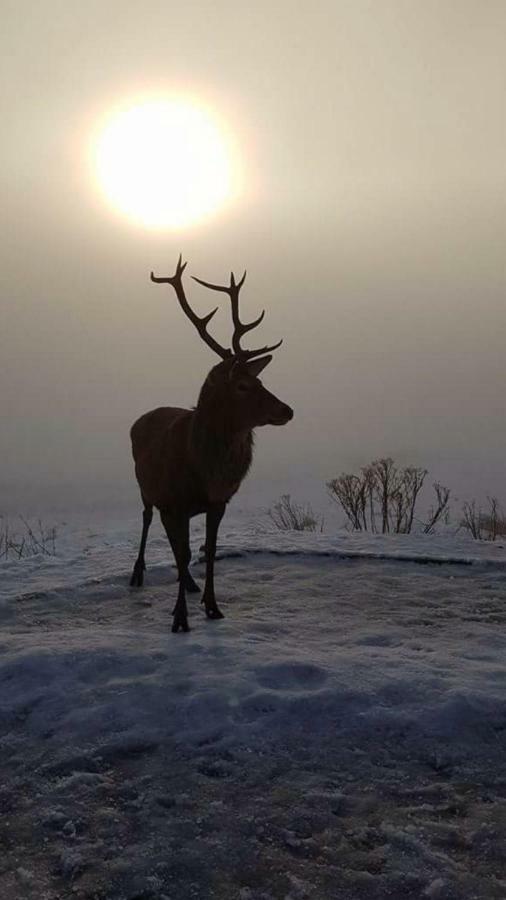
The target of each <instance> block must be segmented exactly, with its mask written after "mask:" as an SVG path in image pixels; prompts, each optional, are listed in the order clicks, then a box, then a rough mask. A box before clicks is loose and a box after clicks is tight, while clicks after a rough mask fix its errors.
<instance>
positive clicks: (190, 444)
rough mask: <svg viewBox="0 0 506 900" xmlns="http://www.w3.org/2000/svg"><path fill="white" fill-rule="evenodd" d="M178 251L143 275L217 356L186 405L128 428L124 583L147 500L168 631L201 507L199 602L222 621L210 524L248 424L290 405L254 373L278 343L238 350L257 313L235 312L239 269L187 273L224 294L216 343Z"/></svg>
mask: <svg viewBox="0 0 506 900" xmlns="http://www.w3.org/2000/svg"><path fill="white" fill-rule="evenodd" d="M185 267H186V263H183V262H182V260H181V257H179V261H178V264H177V268H176V272H175V274H174V275H173V276H172V277H164V278H157V277H156V276H155V275H153V273H151V280H152V281H155V282H156V283H158V284H170V285H172V287H173V288H174V290H175V292H176V296H177V299H178V300H179V304H180V306H181V308H182V310H183V312H184V313H185V315H186V316H188V318H189V319H190V322H192V323H193V324H194V325H195V328H196V329H197V331H198V333H199V334H200V336H201V338H202V339H203V340H204V341H205V343H206V344H207V345H208V346H209V347H211V349H212V350H214V352H215V353H217V354H218V356H220V357H221V362H220V363H218V364H217V365H216V366H214V368H212V369H211V371H210V372H209V375H208V376H207V378H206V380H205V382H204V384H203V386H202V389H201V391H200V395H199V399H198V403H197V406H196V407H195V409H193V410H189V409H180V408H178V407H171V406H169V407H160V408H159V409H154V410H152V412H148V413H146V414H145V415H144V416H141V418H140V419H138V420H137V422H135V424H134V425H133V427H132V430H131V433H130V434H131V438H132V452H133V457H134V460H135V473H136V476H137V481H138V482H139V487H140V490H141V497H142V502H143V504H144V511H143V515H142V519H143V527H142V537H141V542H140V547H139V555H138V557H137V561H136V563H135V566H134V569H133V573H132V577H131V580H130V584H131V585H135V586H140V585H142V582H143V577H144V570H145V568H146V567H145V563H144V551H145V547H146V540H147V536H148V530H149V526H150V524H151V520H152V518H153V506H156V507H157V509H158V510H159V511H160V518H161V520H162V524H163V526H164V528H165V531H166V532H167V537H168V539H169V542H170V545H171V547H172V550H173V553H174V556H175V559H176V563H177V568H178V577H179V589H178V597H177V602H176V605H175V607H174V610H173V624H172V631H173V632H177V631H179V629H182V630H183V631H188V630H189V628H188V612H187V608H186V591H189V592H194V591H198V590H199V587H198V586H197V585H196V584H195V581H194V580H193V578H192V576H191V575H190V572H189V570H188V566H189V563H190V559H191V552H190V519H191V518H192V516H196V515H198V514H199V513H206V544H205V547H206V581H205V587H204V593H203V595H202V603H204V605H205V611H206V615H207V617H208V618H209V619H222V618H223V614H222V613H221V612H220V610H219V609H218V605H217V603H216V598H215V594H214V559H215V555H216V538H217V534H218V527H219V524H220V522H221V520H222V518H223V514H224V512H225V508H226V505H227V503H228V501H229V500H230V498H231V497H233V495H234V494H235V493H236V491H237V490H238V488H239V485H240V484H241V481H242V480H243V478H244V477H245V475H246V473H247V472H248V469H249V467H250V465H251V460H252V454H253V429H254V428H257V427H259V426H260V425H285V424H286V423H287V422H289V421H290V419H291V418H292V417H293V411H292V410H291V409H290V407H289V406H287V405H286V403H282V402H281V400H278V398H277V397H275V396H274V395H273V394H271V393H269V391H267V390H266V389H265V388H264V387H263V385H262V383H261V381H260V379H259V378H258V376H259V375H260V373H261V372H262V370H263V369H265V367H266V366H267V365H268V363H270V361H271V359H272V356H271V355H270V354H271V351H272V350H275V349H276V348H277V347H279V346H280V344H281V343H282V342H281V341H279V342H278V343H277V344H275V345H274V346H272V347H261V348H260V349H258V350H245V349H244V348H243V347H241V339H242V338H243V336H244V335H245V334H246V333H247V332H248V331H251V330H252V329H253V328H256V326H257V325H259V324H260V322H261V321H262V319H263V317H264V312H262V313H261V315H260V316H259V317H258V318H257V319H256V320H255V321H254V322H249V323H244V322H242V321H241V319H240V315H239V292H240V290H241V287H242V285H243V284H244V279H245V277H246V272H245V273H244V275H243V277H242V278H241V280H240V281H238V282H236V280H235V278H234V275H233V273H232V274H231V276H230V284H229V285H228V286H222V285H217V284H209V282H207V281H202V280H201V279H200V278H194V280H195V281H197V282H198V283H199V284H202V285H204V287H207V288H210V289H211V290H213V291H222V292H223V293H225V294H228V296H229V298H230V303H231V307H232V322H233V326H234V332H233V336H232V342H231V343H232V346H231V349H227V348H225V347H222V346H221V344H219V343H218V342H217V341H216V340H215V339H214V338H213V337H212V335H211V334H209V332H208V331H207V326H208V324H209V322H210V320H211V319H212V317H213V316H214V314H215V313H216V311H217V309H218V307H216V309H213V310H212V312H210V313H208V314H207V315H206V316H202V317H200V316H198V315H197V314H196V313H195V312H194V311H193V309H192V308H191V306H190V304H189V303H188V300H187V299H186V295H185V291H184V287H183V278H182V276H183V272H184V269H185Z"/></svg>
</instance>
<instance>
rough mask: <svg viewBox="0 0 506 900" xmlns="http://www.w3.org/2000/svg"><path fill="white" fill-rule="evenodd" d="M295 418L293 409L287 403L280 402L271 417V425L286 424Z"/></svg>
mask: <svg viewBox="0 0 506 900" xmlns="http://www.w3.org/2000/svg"><path fill="white" fill-rule="evenodd" d="M291 419H293V409H292V408H291V406H288V404H287V403H279V405H278V407H277V409H276V410H275V411H274V414H273V415H272V416H271V418H270V419H269V422H268V424H269V425H286V424H287V422H290V420H291Z"/></svg>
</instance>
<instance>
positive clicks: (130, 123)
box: [93, 100, 238, 228]
mask: <svg viewBox="0 0 506 900" xmlns="http://www.w3.org/2000/svg"><path fill="white" fill-rule="evenodd" d="M232 156H233V155H232V151H231V147H230V145H229V143H227V141H226V139H225V136H224V134H223V132H222V130H220V128H219V126H218V124H217V123H216V121H215V120H214V119H213V117H212V116H211V115H210V114H209V113H208V112H207V111H206V110H204V109H202V108H200V107H198V106H196V105H194V104H193V103H190V102H188V101H183V100H152V101H148V102H143V103H139V104H138V105H135V106H131V107H129V108H127V109H123V110H121V111H120V112H117V113H116V114H114V115H112V116H111V118H110V119H109V120H108V121H107V122H106V123H105V125H104V126H103V128H102V129H101V131H100V133H99V134H98V137H97V139H96V140H95V142H94V147H93V157H94V167H95V171H96V175H97V178H98V182H99V185H100V187H101V190H102V192H103V193H104V195H105V197H106V198H107V200H108V201H109V203H110V204H111V205H112V206H113V207H115V208H116V209H117V210H118V211H120V212H121V213H123V214H125V215H126V216H128V217H129V218H131V219H132V220H134V221H136V222H137V223H138V224H140V225H143V226H145V227H148V228H180V227H184V226H188V225H192V224H193V223H196V222H198V221H200V220H201V219H203V218H205V217H206V216H208V215H210V214H211V213H213V212H215V211H217V210H218V209H219V208H220V207H221V206H223V205H224V204H225V203H227V202H230V201H231V200H232V199H233V198H234V195H236V194H237V192H238V173H237V164H236V163H235V161H234V160H233V158H232Z"/></svg>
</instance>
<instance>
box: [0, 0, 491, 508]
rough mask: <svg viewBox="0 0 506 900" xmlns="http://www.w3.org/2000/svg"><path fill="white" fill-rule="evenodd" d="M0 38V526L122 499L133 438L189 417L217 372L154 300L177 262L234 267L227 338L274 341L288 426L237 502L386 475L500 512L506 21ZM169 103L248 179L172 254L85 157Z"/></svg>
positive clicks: (314, 14)
mask: <svg viewBox="0 0 506 900" xmlns="http://www.w3.org/2000/svg"><path fill="white" fill-rule="evenodd" d="M3 20H4V21H3V25H4V27H3V36H2V38H1V41H2V43H3V45H4V46H3V48H2V57H1V58H2V63H1V68H2V78H1V84H2V95H3V96H2V99H3V110H4V121H3V125H4V127H3V132H4V138H3V146H2V150H1V151H0V152H1V155H2V165H1V167H0V179H1V184H2V194H3V198H4V202H3V204H2V216H3V219H4V221H3V229H2V234H3V239H2V246H1V250H0V252H1V255H2V263H1V266H0V277H1V294H0V297H1V311H2V316H1V323H2V324H1V329H0V380H1V397H0V403H1V422H2V425H1V429H0V458H1V459H2V468H1V475H0V504H1V505H3V506H4V507H5V509H6V510H13V511H18V510H20V509H23V510H29V511H31V510H35V509H39V508H40V507H43V506H48V507H49V506H51V507H55V508H56V507H64V506H65V505H68V506H69V508H70V507H72V506H73V507H79V506H85V505H86V504H93V505H107V504H109V503H111V504H112V503H115V504H118V503H123V502H125V503H129V502H131V501H133V500H134V499H135V497H136V486H135V481H134V478H133V469H132V463H131V457H130V446H129V438H128V431H129V428H130V426H131V424H132V422H133V421H134V420H135V419H136V418H137V417H138V416H139V415H141V414H142V413H143V412H145V411H147V410H148V409H151V408H154V407H156V406H160V405H177V406H191V405H193V404H194V403H195V402H196V399H197V396H198V391H199V388H200V385H201V384H202V382H203V380H204V378H205V376H206V374H207V372H208V370H209V368H210V367H211V366H212V365H214V363H215V361H216V360H215V358H214V357H213V354H212V353H211V351H210V350H209V348H208V347H206V346H205V345H204V344H203V343H202V342H201V341H200V339H199V337H198V335H197V334H196V332H195V331H194V330H193V329H192V328H191V326H190V324H189V322H188V320H187V319H186V318H185V317H184V316H183V314H182V313H181V310H180V309H179V307H178V305H177V302H176V301H175V298H174V297H173V295H172V293H171V291H170V289H169V288H168V287H164V286H163V285H154V284H152V283H150V280H149V272H150V271H151V270H154V271H155V272H157V273H158V274H170V273H171V272H172V271H173V270H174V266H175V263H176V260H177V257H178V255H179V253H180V252H181V253H182V254H183V258H185V259H187V260H188V261H189V263H188V273H189V274H195V275H198V276H200V277H202V278H205V279H209V280H211V281H223V280H224V279H226V278H227V277H228V273H229V272H230V270H231V269H234V270H235V271H236V272H238V273H241V272H242V271H243V269H244V268H247V270H248V276H247V280H246V283H245V286H244V288H243V292H242V306H243V310H244V314H245V316H247V317H248V318H249V317H250V316H255V315H257V314H258V313H259V312H260V311H261V309H263V308H264V307H265V308H266V316H265V319H264V322H263V323H262V325H261V328H260V329H259V331H258V335H259V340H260V341H261V342H262V343H263V342H264V341H266V342H273V341H277V340H278V339H279V338H281V337H283V339H284V343H283V345H282V347H281V348H280V349H279V350H278V351H276V353H275V358H274V360H273V362H272V364H271V365H270V366H269V368H268V369H266V371H265V373H264V377H263V381H264V383H265V384H266V386H267V387H268V388H269V389H270V390H272V391H273V392H274V393H276V394H277V395H278V396H279V397H280V398H281V399H283V400H285V401H286V402H288V403H289V404H290V405H291V406H293V408H294V410H295V418H294V420H293V422H292V423H290V425H288V426H287V427H286V428H281V429H275V428H268V427H267V428H264V429H262V430H261V431H259V432H258V433H257V436H256V453H255V461H254V468H253V472H252V474H251V475H250V476H249V479H248V482H247V483H246V484H245V485H244V488H243V490H242V493H241V496H244V498H245V501H247V500H248V499H250V500H253V499H254V500H257V501H258V500H260V501H261V502H265V503H269V502H270V501H272V500H275V499H276V498H277V497H278V496H279V494H281V493H283V492H287V491H289V492H292V493H293V494H294V495H296V496H297V497H298V498H299V499H301V500H305V499H314V498H318V497H321V496H324V483H325V481H326V480H328V479H329V478H331V477H333V476H335V475H337V474H338V473H339V472H341V471H343V470H346V471H348V470H353V469H357V468H359V467H360V466H362V465H365V464H366V463H367V462H369V461H370V460H372V459H374V458H377V457H379V456H387V455H390V456H393V457H394V458H395V459H396V460H397V461H398V462H399V463H402V464H414V465H422V466H426V467H427V468H428V469H429V470H430V475H431V477H433V478H434V479H436V478H437V479H439V480H442V481H443V482H444V483H446V484H448V485H449V486H450V487H451V488H452V489H453V491H454V492H455V494H456V495H457V496H458V497H461V498H467V497H472V496H476V497H484V496H486V495H487V494H494V495H497V496H499V497H502V498H505V497H506V475H505V471H504V459H505V456H506V424H505V416H504V362H503V359H504V341H505V335H506V308H505V303H504V296H505V281H506V274H505V267H504V249H503V235H504V232H505V226H506V200H505V197H506V194H505V190H504V188H505V181H506V178H505V176H506V166H505V160H506V125H505V120H504V115H503V98H504V85H505V76H506V63H505V59H506V54H505V49H506V48H505V46H504V45H505V38H504V35H505V34H506V8H505V7H504V4H502V3H495V2H490V3H488V4H487V5H486V7H484V6H483V5H482V4H479V3H478V2H460V3H459V4H454V3H452V2H442V3H441V2H438V3H435V2H429V3H424V4H405V3H401V2H383V3H382V4H381V5H378V4H375V3H373V2H354V3H346V2H339V3H330V2H329V3H326V2H319V3H316V4H313V5H311V7H307V8H306V7H304V9H299V8H297V7H296V6H295V5H294V4H290V3H284V2H283V3H278V4H275V5H274V6H273V5H272V4H267V3H259V4H256V5H255V7H254V8H246V7H244V8H243V7H242V6H240V5H239V6H238V5H237V4H232V3H228V2H213V3H210V2H209V3H207V2H197V3H194V4H192V5H191V6H188V7H187V8H184V9H183V8H178V9H173V8H169V7H167V4H165V3H158V2H151V3H147V4H143V6H142V9H141V8H140V7H139V6H138V5H137V4H130V3H125V2H121V3H118V2H110V3H108V4H107V6H106V8H104V7H103V4H99V3H97V2H89V3H88V4H86V8H78V7H77V6H74V5H73V4H72V5H70V4H67V3H64V2H51V0H50V2H47V3H45V4H43V6H39V5H36V4H31V3H21V4H12V3H8V4H7V5H6V8H5V11H4V16H3ZM163 90H166V91H167V92H169V93H171V92H178V91H181V92H184V93H188V94H190V95H191V96H192V97H195V98H199V97H202V98H203V99H204V100H205V102H206V103H208V104H210V105H211V106H212V107H215V108H216V110H217V111H218V112H219V115H220V118H221V119H223V120H225V121H226V122H227V123H228V128H229V129H230V132H231V133H232V134H233V135H234V136H235V140H236V142H237V146H238V148H239V150H240V153H241V156H242V160H243V167H244V172H245V190H244V194H243V197H242V198H241V199H240V200H239V201H238V202H237V203H236V204H234V205H232V206H230V207H229V208H226V209H225V208H224V209H223V210H221V211H220V212H219V213H217V214H216V215H215V216H214V217H212V218H210V219H207V220H206V221H204V222H202V223H200V224H199V225H198V226H193V227H192V228H188V229H185V230H180V231H174V230H172V231H168V230H167V231H149V230H146V229H143V228H142V227H140V226H138V225H135V224H134V223H132V222H130V221H128V220H126V219H125V218H123V217H122V216H121V215H119V214H118V213H117V212H115V211H114V210H111V209H109V208H108V206H107V204H106V203H105V201H104V200H103V198H102V197H101V196H100V193H99V191H98V189H97V187H96V185H95V184H94V181H93V177H92V173H91V171H90V166H89V162H88V157H87V153H88V149H87V148H88V142H89V135H90V134H91V132H92V131H93V128H94V127H95V123H96V121H97V120H98V119H99V117H100V116H103V115H105V114H106V113H107V110H108V108H110V107H112V106H113V105H114V103H116V102H118V100H126V99H128V97H129V96H130V95H132V96H134V95H138V94H139V93H142V92H150V91H163ZM188 281H189V279H188ZM190 283H191V287H189V288H188V293H189V295H191V299H192V302H193V301H194V302H195V305H196V307H198V309H199V311H201V312H202V313H203V312H205V311H206V310H208V309H210V308H211V307H212V306H214V305H215V304H214V303H213V299H214V298H213V297H211V296H210V295H209V293H207V292H206V291H205V290H204V289H203V288H201V287H199V286H198V285H196V284H195V283H192V282H189V284H190ZM213 326H214V320H213ZM230 328H231V325H230V321H229V312H228V309H227V307H226V304H222V307H221V308H220V312H219V314H218V316H217V317H216V331H215V333H216V334H217V335H218V336H219V337H220V338H221V339H223V340H224V341H226V340H227V339H228V336H229V334H230ZM260 332H261V334H260ZM2 511H3V510H2Z"/></svg>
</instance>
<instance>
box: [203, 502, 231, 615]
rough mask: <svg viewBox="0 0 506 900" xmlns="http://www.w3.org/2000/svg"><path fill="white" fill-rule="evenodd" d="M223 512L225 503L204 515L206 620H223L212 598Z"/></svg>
mask: <svg viewBox="0 0 506 900" xmlns="http://www.w3.org/2000/svg"><path fill="white" fill-rule="evenodd" d="M224 512H225V503H217V504H215V505H214V506H212V507H211V509H210V510H209V511H208V513H207V515H206V585H205V588H204V593H203V594H202V603H204V604H205V608H206V616H207V618H208V619H223V618H224V616H223V613H222V612H221V611H220V610H219V609H218V604H217V603H216V597H215V596H214V558H215V556H216V539H217V537H218V528H219V526H220V522H221V520H222V518H223V515H224Z"/></svg>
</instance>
